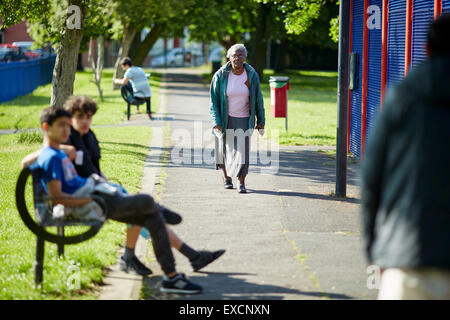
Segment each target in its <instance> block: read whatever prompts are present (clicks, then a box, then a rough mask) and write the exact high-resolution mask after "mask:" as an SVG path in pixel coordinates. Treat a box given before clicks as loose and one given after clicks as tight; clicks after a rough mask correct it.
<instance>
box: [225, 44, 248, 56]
mask: <svg viewBox="0 0 450 320" xmlns="http://www.w3.org/2000/svg"><path fill="white" fill-rule="evenodd" d="M236 51H244V54H245V57H247V49H246V48H245V46H244V45H243V44H242V43H236V44H234V45H232V46H231V47H230V49H228V51H227V58H230V57H231V55H232V54H233V53H234V52H236Z"/></svg>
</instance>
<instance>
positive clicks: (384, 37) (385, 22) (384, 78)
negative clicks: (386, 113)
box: [380, 0, 389, 108]
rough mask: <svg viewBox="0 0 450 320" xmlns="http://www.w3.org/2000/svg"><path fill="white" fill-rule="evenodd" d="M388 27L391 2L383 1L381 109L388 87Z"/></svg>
mask: <svg viewBox="0 0 450 320" xmlns="http://www.w3.org/2000/svg"><path fill="white" fill-rule="evenodd" d="M388 26H389V1H388V0H383V26H382V36H381V94H380V108H382V107H383V102H384V94H385V91H386V85H387V62H388V61H387V49H388Z"/></svg>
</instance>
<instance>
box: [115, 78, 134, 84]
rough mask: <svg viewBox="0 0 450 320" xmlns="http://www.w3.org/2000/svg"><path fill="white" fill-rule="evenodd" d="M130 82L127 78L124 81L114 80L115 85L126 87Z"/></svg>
mask: <svg viewBox="0 0 450 320" xmlns="http://www.w3.org/2000/svg"><path fill="white" fill-rule="evenodd" d="M128 81H130V78H128V77H125V78H123V79H114V83H115V84H120V85H126V84H127V83H128Z"/></svg>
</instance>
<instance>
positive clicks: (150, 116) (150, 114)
mask: <svg viewBox="0 0 450 320" xmlns="http://www.w3.org/2000/svg"><path fill="white" fill-rule="evenodd" d="M147 115H148V118H149V119H150V120H153V118H152V113H151V112H147Z"/></svg>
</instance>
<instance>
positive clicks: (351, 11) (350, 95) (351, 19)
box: [347, 0, 353, 153]
mask: <svg viewBox="0 0 450 320" xmlns="http://www.w3.org/2000/svg"><path fill="white" fill-rule="evenodd" d="M352 28H353V0H350V23H349V30H350V32H349V36H348V38H349V46H348V47H349V52H348V56H349V57H350V56H351V54H352V41H353V40H352V36H353V33H352ZM347 111H348V112H347V153H349V152H350V131H351V130H350V128H351V119H352V118H351V116H352V91H351V90H348V110H347Z"/></svg>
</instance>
